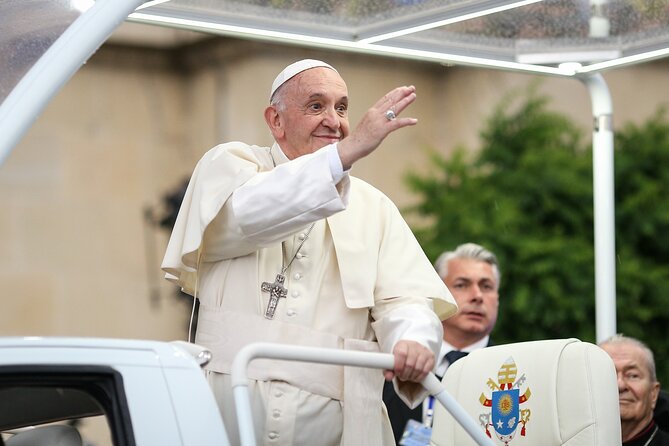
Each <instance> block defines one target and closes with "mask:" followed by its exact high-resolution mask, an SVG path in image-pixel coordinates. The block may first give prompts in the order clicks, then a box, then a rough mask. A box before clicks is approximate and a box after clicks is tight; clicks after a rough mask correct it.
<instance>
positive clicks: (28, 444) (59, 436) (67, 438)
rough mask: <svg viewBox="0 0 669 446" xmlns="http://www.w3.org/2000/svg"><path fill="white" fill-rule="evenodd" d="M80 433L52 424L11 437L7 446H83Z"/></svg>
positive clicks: (70, 428)
mask: <svg viewBox="0 0 669 446" xmlns="http://www.w3.org/2000/svg"><path fill="white" fill-rule="evenodd" d="M82 445H83V441H82V440H81V435H80V434H79V431H78V430H77V429H76V428H74V427H72V426H67V425H64V424H50V425H48V426H40V427H36V428H34V429H28V430H24V431H21V432H19V433H17V434H16V435H14V436H13V437H10V438H9V439H8V440H7V441H6V442H5V446H82Z"/></svg>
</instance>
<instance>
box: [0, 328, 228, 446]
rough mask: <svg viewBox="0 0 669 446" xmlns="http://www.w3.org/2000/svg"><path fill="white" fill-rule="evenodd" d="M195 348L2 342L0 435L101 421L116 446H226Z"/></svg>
mask: <svg viewBox="0 0 669 446" xmlns="http://www.w3.org/2000/svg"><path fill="white" fill-rule="evenodd" d="M196 349H197V347H196V346H193V345H192V344H191V345H190V346H189V345H186V344H185V343H179V342H176V343H167V342H157V341H139V340H123V339H97V338H39V337H35V338H18V337H17V338H0V430H1V431H3V432H6V431H7V430H9V429H16V428H23V427H26V426H34V425H37V424H40V423H43V422H54V421H58V420H73V419H78V418H82V417H85V416H94V415H104V416H105V417H106V419H107V424H108V426H109V429H110V431H111V437H112V439H113V444H114V445H115V446H131V445H175V446H176V445H183V446H187V445H188V446H206V445H217V446H218V445H226V444H228V440H227V435H226V431H225V428H224V425H223V421H222V419H221V417H220V415H219V411H218V407H217V405H216V401H215V400H214V397H213V394H212V393H211V390H210V389H209V386H208V384H207V381H206V379H205V377H204V373H203V371H202V369H201V367H200V364H199V363H198V361H197V360H196V358H197V355H198V354H199V355H200V357H202V356H206V354H207V352H206V351H204V350H200V351H199V352H198V351H195V352H193V350H196ZM189 350H191V351H189ZM194 353H195V355H194ZM15 432H16V431H15ZM3 437H5V438H9V437H11V435H10V434H4V435H3ZM9 440H10V441H11V439H9Z"/></svg>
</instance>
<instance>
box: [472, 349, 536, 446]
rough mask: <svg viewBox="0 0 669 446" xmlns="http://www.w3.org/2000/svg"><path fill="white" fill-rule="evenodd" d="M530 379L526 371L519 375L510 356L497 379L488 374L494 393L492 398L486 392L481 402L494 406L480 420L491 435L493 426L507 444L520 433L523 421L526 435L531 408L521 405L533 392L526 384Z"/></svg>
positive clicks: (482, 394)
mask: <svg viewBox="0 0 669 446" xmlns="http://www.w3.org/2000/svg"><path fill="white" fill-rule="evenodd" d="M526 379H527V378H525V374H522V375H520V376H518V368H517V367H516V363H515V361H514V360H513V358H511V357H510V358H509V359H507V360H506V361H505V362H504V364H502V367H500V369H499V372H498V373H497V382H495V380H493V379H492V378H488V382H487V383H486V384H487V385H488V387H489V388H490V389H491V390H492V395H491V397H490V398H488V397H487V396H486V395H485V394H484V393H481V396H480V397H479V401H480V402H481V404H482V405H483V406H484V407H489V408H490V409H491V410H490V412H484V413H482V414H481V415H479V422H480V423H481V425H482V426H483V428H484V429H485V432H486V434H488V437H490V438H492V436H491V434H490V429H491V428H492V429H493V430H494V431H495V435H496V436H497V438H498V439H499V440H500V441H501V442H502V443H504V445H505V446H507V445H508V444H509V443H510V442H511V441H512V440H513V439H514V437H515V436H516V433H517V431H518V425H522V427H521V428H520V435H521V436H523V437H524V436H525V427H526V425H527V423H528V422H529V421H530V414H531V411H530V409H529V408H526V407H525V408H523V409H521V408H520V406H521V404H524V403H525V402H526V401H527V400H529V399H530V395H531V394H532V392H530V388H529V387H527V386H524V384H525V381H526ZM523 387H524V391H523ZM521 392H522V394H521Z"/></svg>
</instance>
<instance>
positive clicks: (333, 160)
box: [325, 143, 345, 184]
mask: <svg viewBox="0 0 669 446" xmlns="http://www.w3.org/2000/svg"><path fill="white" fill-rule="evenodd" d="M325 151H326V152H327V156H328V162H329V163H330V173H332V180H333V181H334V183H335V184H337V183H339V182H340V181H341V179H342V178H343V177H344V173H345V172H344V166H342V164H341V158H339V152H338V151H337V144H336V143H335V144H330V145H329V146H327V147H326V148H325Z"/></svg>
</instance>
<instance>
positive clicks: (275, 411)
mask: <svg viewBox="0 0 669 446" xmlns="http://www.w3.org/2000/svg"><path fill="white" fill-rule="evenodd" d="M272 416H273V417H274V418H279V417H280V416H281V411H280V410H279V409H274V412H272Z"/></svg>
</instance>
